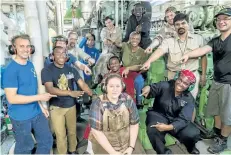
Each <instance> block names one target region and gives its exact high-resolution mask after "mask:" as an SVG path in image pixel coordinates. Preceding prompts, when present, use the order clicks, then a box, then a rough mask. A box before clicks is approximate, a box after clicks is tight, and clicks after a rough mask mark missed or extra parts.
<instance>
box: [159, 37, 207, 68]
mask: <svg viewBox="0 0 231 155" xmlns="http://www.w3.org/2000/svg"><path fill="white" fill-rule="evenodd" d="M202 46H204V39H203V37H202V36H200V35H198V34H192V33H188V39H186V40H185V41H184V42H182V41H181V40H180V39H179V38H178V36H177V37H171V38H167V39H164V40H163V42H162V44H161V45H160V46H159V48H160V49H162V50H163V51H164V53H168V55H169V56H168V63H167V67H168V69H169V70H170V71H180V70H181V69H182V66H181V58H182V56H183V55H184V54H186V53H188V52H191V51H192V50H195V49H197V48H200V47H202ZM198 68H199V59H198V58H195V59H189V60H188V61H187V63H186V64H185V66H184V68H183V69H188V70H191V71H196V70H198Z"/></svg>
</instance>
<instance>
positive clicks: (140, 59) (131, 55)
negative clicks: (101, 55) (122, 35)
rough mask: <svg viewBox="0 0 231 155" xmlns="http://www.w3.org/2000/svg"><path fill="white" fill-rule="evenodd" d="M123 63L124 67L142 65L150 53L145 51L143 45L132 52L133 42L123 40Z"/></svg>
mask: <svg viewBox="0 0 231 155" xmlns="http://www.w3.org/2000/svg"><path fill="white" fill-rule="evenodd" d="M122 52H123V55H122V63H123V66H124V67H128V66H134V65H141V64H144V62H145V61H146V60H147V59H148V56H149V55H148V54H146V53H144V49H142V48H141V47H140V48H139V49H138V50H137V51H136V52H132V48H131V44H130V43H125V42H123V44H122Z"/></svg>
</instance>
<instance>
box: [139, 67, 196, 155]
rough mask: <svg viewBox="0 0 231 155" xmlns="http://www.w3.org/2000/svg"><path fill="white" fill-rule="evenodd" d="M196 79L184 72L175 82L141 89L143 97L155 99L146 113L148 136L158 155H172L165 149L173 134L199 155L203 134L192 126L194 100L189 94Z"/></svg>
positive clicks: (191, 74) (191, 152) (164, 82)
mask: <svg viewBox="0 0 231 155" xmlns="http://www.w3.org/2000/svg"><path fill="white" fill-rule="evenodd" d="M195 82H196V77H195V75H194V74H193V72H191V71H189V70H182V71H181V72H180V73H179V74H178V75H177V76H176V77H175V78H174V80H170V81H163V82H159V83H153V84H150V85H149V86H146V87H144V88H143V89H142V94H143V95H144V96H145V97H148V98H155V101H154V103H153V107H152V108H151V109H150V110H149V111H148V112H147V119H146V125H147V134H148V137H149V140H150V142H151V144H152V147H153V149H154V150H155V151H156V152H157V154H172V151H171V150H170V149H168V148H166V147H165V145H164V142H165V139H164V137H165V135H166V133H170V134H171V135H173V136H175V137H176V138H177V139H179V141H180V142H181V143H183V144H184V145H185V146H186V148H187V150H188V152H189V153H190V154H199V153H200V152H199V150H198V149H197V148H196V147H195V144H196V143H197V142H198V141H199V139H200V130H199V129H198V128H196V126H195V125H194V124H193V123H192V122H191V120H192V117H193V109H194V107H195V100H194V98H193V96H192V94H191V93H190V89H192V88H193V87H194V84H195Z"/></svg>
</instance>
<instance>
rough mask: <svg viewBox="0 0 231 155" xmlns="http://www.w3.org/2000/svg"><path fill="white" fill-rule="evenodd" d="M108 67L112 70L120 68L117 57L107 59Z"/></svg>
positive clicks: (115, 70)
mask: <svg viewBox="0 0 231 155" xmlns="http://www.w3.org/2000/svg"><path fill="white" fill-rule="evenodd" d="M109 69H110V70H111V71H112V72H117V71H118V70H119V69H120V62H119V60H118V59H117V58H112V59H111V60H110V61H109Z"/></svg>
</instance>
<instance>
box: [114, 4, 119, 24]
mask: <svg viewBox="0 0 231 155" xmlns="http://www.w3.org/2000/svg"><path fill="white" fill-rule="evenodd" d="M118 23H119V1H118V0H115V26H116V27H118Z"/></svg>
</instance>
